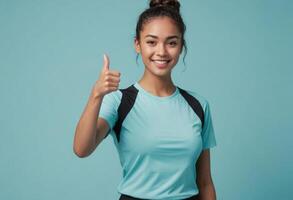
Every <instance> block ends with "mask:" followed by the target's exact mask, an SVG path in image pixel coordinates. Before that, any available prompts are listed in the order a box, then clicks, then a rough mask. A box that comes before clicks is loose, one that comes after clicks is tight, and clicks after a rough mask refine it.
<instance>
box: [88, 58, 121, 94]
mask: <svg viewBox="0 0 293 200" xmlns="http://www.w3.org/2000/svg"><path fill="white" fill-rule="evenodd" d="M119 83H120V72H119V71H115V70H110V60H109V58H108V56H107V55H106V54H104V65H103V68H102V70H101V72H100V76H99V78H98V80H97V81H96V83H95V85H94V87H93V91H92V94H93V95H94V97H103V96H104V95H106V94H108V93H110V92H113V91H116V90H118V87H119Z"/></svg>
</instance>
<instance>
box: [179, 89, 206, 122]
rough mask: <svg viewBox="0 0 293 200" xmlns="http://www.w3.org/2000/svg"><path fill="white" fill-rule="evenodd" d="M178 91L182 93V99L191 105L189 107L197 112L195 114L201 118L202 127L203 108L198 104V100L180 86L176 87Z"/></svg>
mask: <svg viewBox="0 0 293 200" xmlns="http://www.w3.org/2000/svg"><path fill="white" fill-rule="evenodd" d="M178 89H179V91H180V93H181V94H182V96H183V97H184V99H185V100H186V101H187V103H188V104H189V105H190V106H191V108H192V109H193V111H194V112H195V113H196V114H197V116H198V117H199V118H200V120H201V124H202V125H201V127H202V128H203V125H204V111H203V108H202V106H201V104H200V102H199V101H198V100H197V99H196V98H195V97H194V96H192V95H191V94H189V93H188V92H187V91H186V90H184V89H181V88H180V87H178Z"/></svg>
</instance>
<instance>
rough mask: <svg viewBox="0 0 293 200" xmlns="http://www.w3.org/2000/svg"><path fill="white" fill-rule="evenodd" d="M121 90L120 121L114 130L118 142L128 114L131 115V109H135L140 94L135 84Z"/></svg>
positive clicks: (118, 120)
mask: <svg viewBox="0 0 293 200" xmlns="http://www.w3.org/2000/svg"><path fill="white" fill-rule="evenodd" d="M119 90H120V91H121V92H122V98H121V102H120V104H119V107H118V119H117V121H116V123H115V125H114V128H113V129H114V131H115V134H116V137H117V140H118V142H119V140H120V131H121V127H122V123H123V121H124V119H125V118H126V116H127V114H128V113H129V111H130V110H131V108H132V107H133V105H134V102H135V99H136V96H137V93H138V89H136V88H135V87H134V85H133V84H132V85H131V86H129V87H128V88H125V89H119Z"/></svg>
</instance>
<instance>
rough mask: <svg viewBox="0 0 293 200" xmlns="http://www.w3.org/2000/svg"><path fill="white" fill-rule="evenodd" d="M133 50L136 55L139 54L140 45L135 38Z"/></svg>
mask: <svg viewBox="0 0 293 200" xmlns="http://www.w3.org/2000/svg"><path fill="white" fill-rule="evenodd" d="M134 48H135V51H136V53H140V44H139V41H138V39H137V38H134Z"/></svg>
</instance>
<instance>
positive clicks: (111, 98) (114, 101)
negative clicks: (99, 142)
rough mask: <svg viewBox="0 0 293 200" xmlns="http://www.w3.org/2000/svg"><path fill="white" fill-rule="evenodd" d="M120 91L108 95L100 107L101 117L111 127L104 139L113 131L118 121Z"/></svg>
mask: <svg viewBox="0 0 293 200" xmlns="http://www.w3.org/2000/svg"><path fill="white" fill-rule="evenodd" d="M118 92H119V91H118V90H117V91H113V92H111V93H108V94H106V95H105V96H104V97H103V101H102V104H101V107H100V112H99V117H100V118H103V119H104V120H106V122H107V123H108V126H109V131H108V132H107V134H106V136H105V137H104V139H105V138H106V137H107V136H108V135H109V133H110V132H111V131H112V130H113V127H114V124H115V122H116V121H117V110H118V106H119V93H118Z"/></svg>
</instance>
